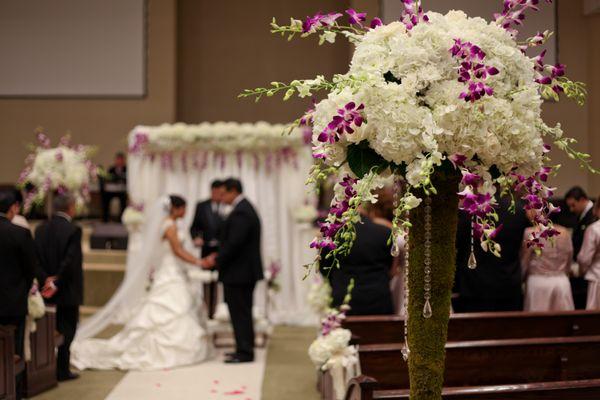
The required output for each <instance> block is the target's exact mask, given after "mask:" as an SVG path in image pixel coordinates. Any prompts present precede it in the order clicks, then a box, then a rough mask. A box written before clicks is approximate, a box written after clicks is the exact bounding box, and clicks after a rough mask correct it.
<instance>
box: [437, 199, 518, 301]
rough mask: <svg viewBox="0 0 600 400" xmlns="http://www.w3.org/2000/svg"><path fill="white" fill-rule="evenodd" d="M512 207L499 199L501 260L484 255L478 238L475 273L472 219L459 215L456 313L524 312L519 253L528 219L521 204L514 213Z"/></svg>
mask: <svg viewBox="0 0 600 400" xmlns="http://www.w3.org/2000/svg"><path fill="white" fill-rule="evenodd" d="M509 207H510V200H509V199H508V198H507V197H501V198H499V199H498V207H497V209H496V211H497V213H498V216H499V218H500V223H501V224H502V225H503V226H502V229H501V230H500V232H499V233H498V235H497V236H496V242H498V244H500V246H502V251H501V257H496V256H495V255H493V254H492V253H489V252H484V251H483V250H482V249H481V246H480V245H479V243H478V241H477V239H475V257H476V259H477V268H475V269H473V270H471V269H469V268H468V267H467V264H468V260H469V255H470V254H471V239H470V238H471V218H470V216H469V215H468V214H467V213H465V212H462V211H461V212H460V214H459V220H458V231H457V236H456V247H457V254H456V270H457V271H456V288H455V290H456V291H457V292H458V296H459V297H458V298H457V299H455V302H454V304H453V305H454V310H455V311H457V312H484V311H521V310H522V309H523V292H522V288H521V282H522V277H521V264H520V260H519V250H520V249H521V243H522V240H523V233H524V231H525V229H526V228H527V227H528V226H529V220H528V219H527V216H526V214H525V210H524V209H523V207H522V204H520V203H517V205H516V210H515V213H514V214H513V213H512V212H510V211H509ZM434 279H435V278H434Z"/></svg>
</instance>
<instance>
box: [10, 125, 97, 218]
mask: <svg viewBox="0 0 600 400" xmlns="http://www.w3.org/2000/svg"><path fill="white" fill-rule="evenodd" d="M37 142H38V143H37V146H32V150H33V151H32V153H31V154H29V155H28V156H27V158H26V159H25V168H24V169H23V171H22V172H21V174H20V176H19V180H18V185H19V186H22V187H24V186H25V185H27V184H30V185H32V186H33V188H32V189H31V191H29V193H28V195H27V197H26V198H25V203H24V207H25V209H26V210H28V209H30V208H31V206H32V205H34V204H41V203H43V202H44V200H45V199H46V198H47V197H48V195H49V194H52V193H55V192H56V193H59V194H64V193H69V194H71V195H73V196H74V197H75V200H76V202H77V205H78V206H79V207H82V206H83V205H84V204H85V202H86V201H87V200H88V199H89V189H90V183H91V182H92V181H93V180H95V179H96V178H97V176H98V168H97V167H96V165H95V164H94V163H93V162H92V161H91V159H90V156H91V153H92V152H93V149H92V148H91V147H89V146H84V145H73V144H72V143H71V138H70V136H69V135H66V136H63V137H62V138H61V139H60V141H59V143H58V145H57V146H56V147H52V146H51V141H50V139H49V138H48V136H46V135H45V134H44V133H43V132H38V133H37Z"/></svg>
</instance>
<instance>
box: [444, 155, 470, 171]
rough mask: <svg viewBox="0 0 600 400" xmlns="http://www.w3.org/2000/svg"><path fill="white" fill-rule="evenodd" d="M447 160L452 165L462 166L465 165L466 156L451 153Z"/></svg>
mask: <svg viewBox="0 0 600 400" xmlns="http://www.w3.org/2000/svg"><path fill="white" fill-rule="evenodd" d="M448 160H450V162H451V163H452V165H454V167H455V168H456V167H463V166H464V165H465V161H467V156H465V155H462V154H453V155H451V156H449V157H448Z"/></svg>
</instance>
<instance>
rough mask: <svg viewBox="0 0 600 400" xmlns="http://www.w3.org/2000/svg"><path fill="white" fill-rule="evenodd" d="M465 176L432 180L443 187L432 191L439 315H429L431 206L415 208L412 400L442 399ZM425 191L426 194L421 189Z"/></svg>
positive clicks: (440, 175) (444, 174)
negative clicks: (428, 219) (426, 248)
mask: <svg viewBox="0 0 600 400" xmlns="http://www.w3.org/2000/svg"><path fill="white" fill-rule="evenodd" d="M459 181H460V176H459V174H458V173H457V172H456V171H453V170H446V171H442V170H439V169H438V170H436V172H434V174H433V176H432V183H433V185H434V186H435V188H436V189H437V194H436V195H431V221H432V224H431V270H432V272H431V278H432V282H431V286H432V288H431V300H430V302H431V306H432V309H433V316H432V317H431V318H429V319H426V318H424V317H423V306H424V303H425V301H424V299H423V294H424V290H423V286H424V271H423V269H424V265H423V258H424V257H423V253H424V246H423V243H424V241H425V239H424V238H425V230H424V217H425V207H424V205H423V204H422V205H421V206H420V207H418V208H416V209H414V210H412V211H411V214H410V221H411V223H412V228H411V230H410V237H409V241H410V255H409V259H410V270H409V283H408V287H409V293H410V296H409V306H408V312H409V319H408V344H409V348H410V357H409V375H410V399H411V400H440V399H441V397H442V394H441V393H442V387H443V383H444V361H445V350H444V346H445V344H446V339H447V335H448V320H449V318H450V297H451V294H452V285H453V282H454V272H455V269H456V267H455V254H456V250H455V241H456V224H457V216H458V195H457V191H458V183H459ZM418 194H419V195H420V196H424V194H423V193H422V192H421V193H418Z"/></svg>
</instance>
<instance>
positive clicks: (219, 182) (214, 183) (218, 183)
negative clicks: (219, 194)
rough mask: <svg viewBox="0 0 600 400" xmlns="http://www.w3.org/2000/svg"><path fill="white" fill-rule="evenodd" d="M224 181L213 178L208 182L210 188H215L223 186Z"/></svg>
mask: <svg viewBox="0 0 600 400" xmlns="http://www.w3.org/2000/svg"><path fill="white" fill-rule="evenodd" d="M223 185H224V183H223V181H222V180H220V179H215V180H214V181H212V183H211V184H210V188H211V189H216V188H220V187H221V186H223Z"/></svg>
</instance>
